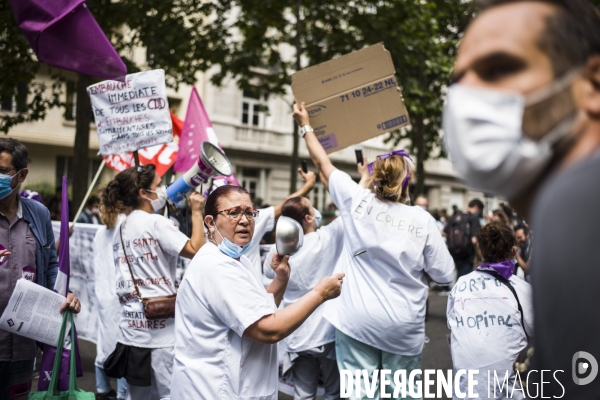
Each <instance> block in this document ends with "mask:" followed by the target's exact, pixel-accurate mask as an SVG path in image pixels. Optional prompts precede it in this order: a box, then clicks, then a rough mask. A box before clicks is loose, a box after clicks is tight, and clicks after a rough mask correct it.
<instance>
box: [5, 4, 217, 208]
mask: <svg viewBox="0 0 600 400" xmlns="http://www.w3.org/2000/svg"><path fill="white" fill-rule="evenodd" d="M86 5H87V7H88V8H89V9H90V10H91V12H92V14H93V15H94V17H95V19H96V21H97V22H98V24H99V25H100V27H101V28H102V30H103V31H104V33H105V34H106V36H107V37H108V38H109V40H110V41H111V43H112V44H113V46H114V47H115V49H116V50H117V51H118V52H119V54H120V55H121V57H122V59H123V61H124V62H125V64H126V65H127V68H128V72H129V73H132V72H136V71H139V70H140V68H150V69H154V68H162V69H164V70H165V76H166V83H167V85H168V86H170V87H174V88H176V87H177V86H178V85H179V84H181V83H187V84H194V83H195V82H196V73H197V72H198V71H204V70H206V69H208V68H210V66H211V65H213V64H214V63H215V62H218V61H220V60H222V59H223V58H224V53H223V51H224V50H223V46H222V43H223V42H222V40H223V38H225V37H226V36H227V35H228V32H227V31H225V30H224V27H225V25H224V24H223V18H224V14H225V11H226V10H225V9H223V8H222V7H221V5H220V4H218V3H216V2H207V1H201V0H121V1H113V0H88V1H87V2H86ZM140 48H142V49H143V48H145V49H146V50H147V51H146V53H147V54H146V58H145V60H141V62H140V60H139V59H138V58H136V57H134V56H135V55H136V54H137V55H139V50H140ZM0 69H1V70H2V74H0V97H2V98H5V97H6V96H16V95H19V90H18V87H19V84H21V87H22V86H23V84H28V88H29V96H28V98H29V101H28V102H27V105H26V107H21V108H19V109H17V110H16V112H15V113H2V114H0V116H1V119H0V130H1V131H3V132H4V133H7V132H8V131H9V129H10V128H11V127H13V126H14V125H16V124H19V123H22V122H27V121H36V120H43V119H44V117H45V116H46V113H47V111H48V109H50V108H52V107H56V106H66V104H65V103H64V102H61V98H62V94H63V93H64V91H65V89H66V88H65V85H64V80H65V78H64V77H63V76H61V74H60V71H58V70H57V69H52V71H54V72H53V74H52V82H53V83H52V85H51V88H48V87H47V86H46V85H44V84H43V83H41V82H36V80H35V77H36V74H37V73H38V71H39V70H40V64H39V63H38V62H37V61H36V59H35V55H34V54H33V52H32V51H31V49H30V48H29V44H28V43H27V41H26V40H25V38H24V37H23V36H22V35H21V33H20V31H19V28H18V26H17V25H16V22H15V20H14V18H13V16H12V12H11V10H10V8H9V5H8V0H0ZM78 80H79V82H78V83H74V84H73V85H72V87H77V92H78V95H79V96H78V97H79V98H80V102H79V105H80V107H77V109H76V110H77V111H76V112H77V116H76V121H77V127H76V133H75V146H74V147H75V152H74V153H75V154H74V156H75V157H74V165H73V167H74V168H73V171H74V174H73V175H74V176H73V201H74V204H76V205H78V204H79V203H80V202H81V201H82V200H83V197H84V195H85V192H86V189H87V188H86V186H87V179H88V165H89V160H88V151H87V149H88V148H89V143H88V142H89V122H90V121H91V110H90V108H89V107H81V105H82V104H83V105H85V104H86V103H87V104H88V105H89V100H88V101H87V102H86V101H84V99H83V97H86V96H87V95H86V94H85V86H86V85H87V84H89V83H93V81H94V78H93V77H87V76H85V75H79V77H78Z"/></svg>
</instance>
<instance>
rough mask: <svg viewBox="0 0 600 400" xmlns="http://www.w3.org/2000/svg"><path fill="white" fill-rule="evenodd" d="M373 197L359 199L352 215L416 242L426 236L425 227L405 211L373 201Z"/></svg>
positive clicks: (421, 240) (423, 239)
mask: <svg viewBox="0 0 600 400" xmlns="http://www.w3.org/2000/svg"><path fill="white" fill-rule="evenodd" d="M374 200H375V198H374V197H372V196H371V197H366V198H365V199H363V200H361V201H360V202H359V203H358V205H357V206H356V208H355V209H354V212H353V213H352V216H353V218H354V219H357V220H361V221H363V222H364V223H366V224H369V225H373V226H376V227H378V228H381V229H384V230H386V231H387V232H390V233H392V234H394V235H402V236H405V237H408V238H410V239H413V240H416V241H418V242H423V241H425V239H426V238H427V234H428V231H427V227H426V226H424V225H422V224H421V223H419V222H417V221H415V220H414V219H412V218H410V217H409V216H408V215H407V213H406V212H402V213H401V212H400V210H398V209H395V208H393V207H389V206H388V205H387V204H385V203H381V202H377V201H374Z"/></svg>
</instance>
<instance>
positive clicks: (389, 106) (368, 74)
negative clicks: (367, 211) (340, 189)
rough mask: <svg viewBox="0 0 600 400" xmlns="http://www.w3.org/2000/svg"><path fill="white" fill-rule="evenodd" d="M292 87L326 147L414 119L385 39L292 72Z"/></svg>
mask: <svg viewBox="0 0 600 400" xmlns="http://www.w3.org/2000/svg"><path fill="white" fill-rule="evenodd" d="M292 92H293V93H294V98H295V99H296V102H297V103H300V102H305V103H306V109H307V111H308V114H309V116H310V124H311V126H312V127H313V129H314V131H315V135H316V136H317V139H319V142H320V143H321V145H322V146H323V148H324V149H325V151H327V153H332V152H334V151H338V150H341V149H343V148H346V147H348V146H351V145H353V144H357V143H360V142H362V141H364V140H367V139H370V138H373V137H376V136H379V135H382V134H384V133H386V132H390V131H393V130H396V129H400V128H402V127H404V126H407V125H408V124H410V119H409V117H408V111H407V110H406V107H405V106H404V101H403V100H402V93H401V92H400V89H399V88H398V83H397V82H396V69H395V68H394V63H393V62H392V56H391V54H390V52H389V51H387V50H386V49H385V47H384V46H383V43H378V44H375V45H373V46H370V47H366V48H364V49H362V50H358V51H355V52H352V53H350V54H346V55H344V56H341V57H338V58H336V59H333V60H330V61H326V62H324V63H321V64H318V65H315V66H312V67H309V68H306V69H303V70H302V71H298V72H296V73H294V74H293V75H292Z"/></svg>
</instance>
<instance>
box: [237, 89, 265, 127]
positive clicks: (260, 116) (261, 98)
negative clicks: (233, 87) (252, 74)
mask: <svg viewBox="0 0 600 400" xmlns="http://www.w3.org/2000/svg"><path fill="white" fill-rule="evenodd" d="M267 100H268V95H260V94H259V93H258V92H256V91H252V90H244V91H243V97H242V124H243V125H249V126H252V127H254V128H264V126H265V108H266V106H265V104H266V102H267Z"/></svg>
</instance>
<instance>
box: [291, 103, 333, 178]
mask: <svg viewBox="0 0 600 400" xmlns="http://www.w3.org/2000/svg"><path fill="white" fill-rule="evenodd" d="M293 117H294V120H295V121H296V123H297V124H298V126H300V128H302V127H303V126H307V125H310V119H309V117H308V111H306V108H305V106H304V102H302V103H300V104H294V114H293ZM304 139H305V140H306V146H307V147H308V152H309V153H310V158H311V159H312V161H313V163H314V164H315V166H316V167H317V170H318V171H319V172H320V173H321V174H322V177H324V178H325V180H324V181H323V183H324V184H326V185H329V175H331V173H332V172H333V171H335V170H336V168H335V167H334V166H333V164H332V163H331V161H330V160H329V156H328V155H327V153H326V152H325V149H323V146H321V143H319V140H318V139H317V137H316V136H315V133H314V132H307V133H306V134H305V135H304Z"/></svg>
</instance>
